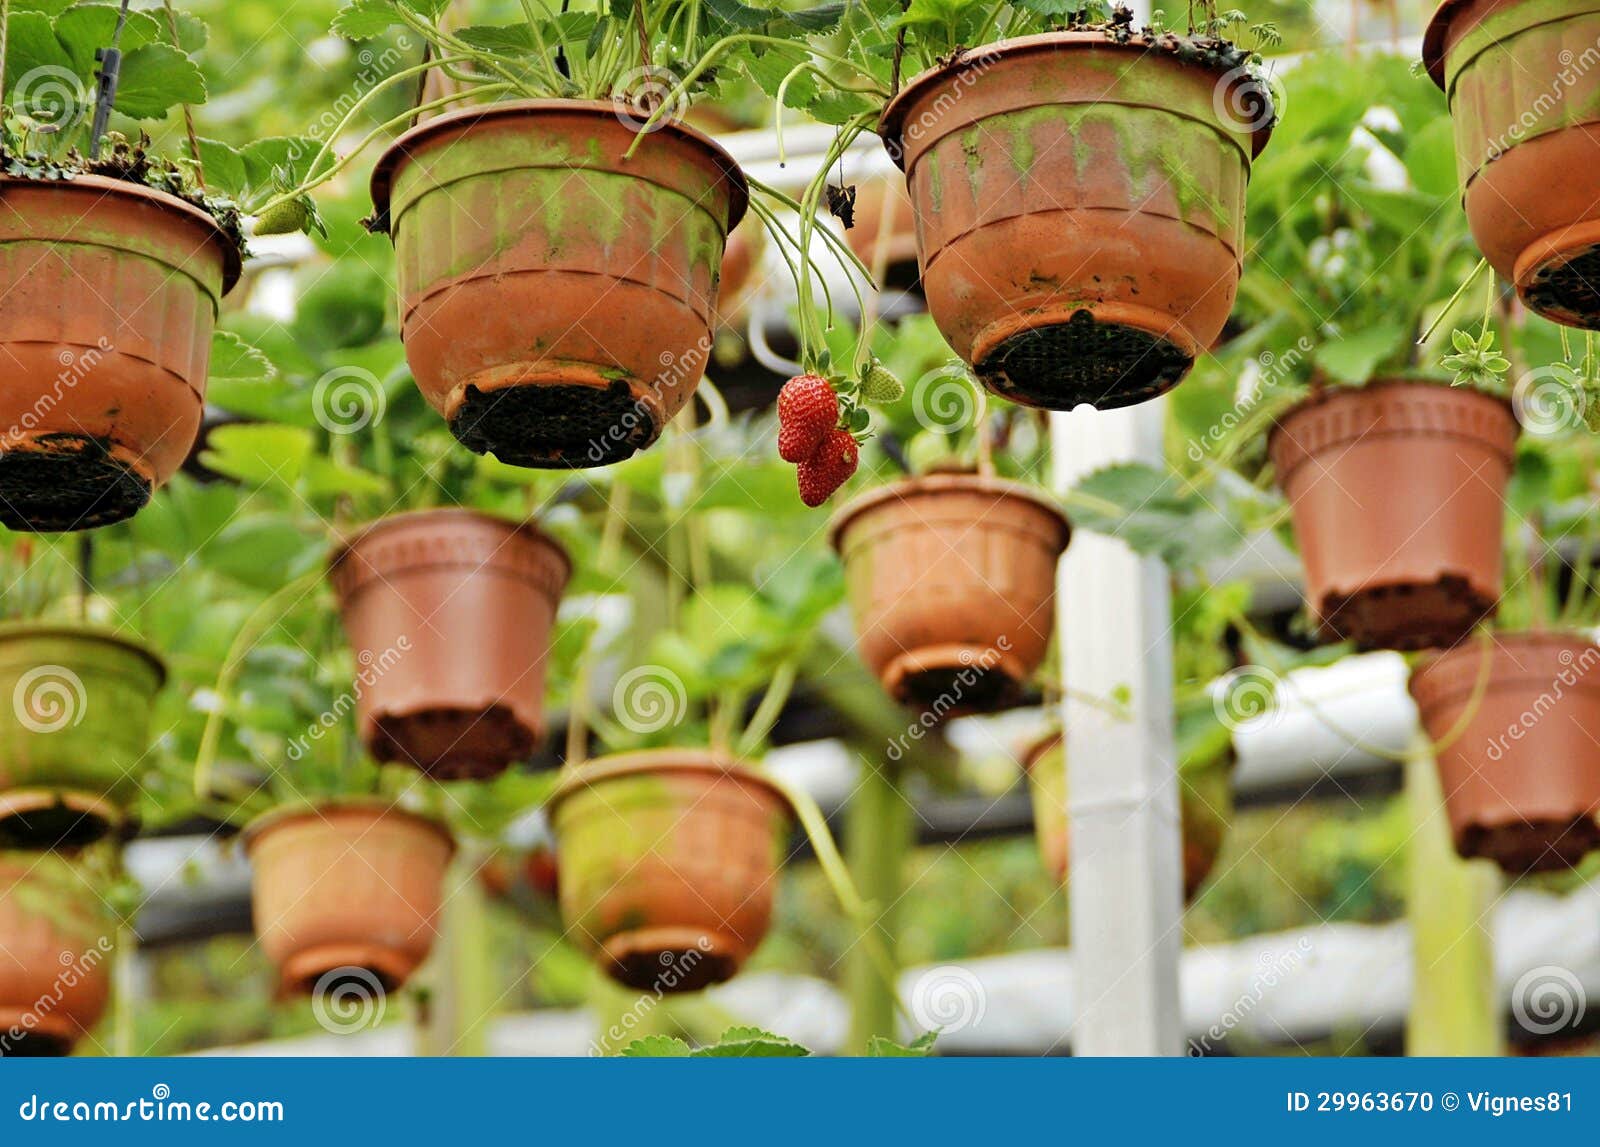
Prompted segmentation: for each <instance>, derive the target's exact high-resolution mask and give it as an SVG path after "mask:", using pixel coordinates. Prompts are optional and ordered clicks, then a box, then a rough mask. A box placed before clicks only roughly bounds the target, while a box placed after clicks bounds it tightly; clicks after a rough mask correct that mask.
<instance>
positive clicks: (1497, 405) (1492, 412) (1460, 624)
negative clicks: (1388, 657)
mask: <svg viewBox="0 0 1600 1147" xmlns="http://www.w3.org/2000/svg"><path fill="white" fill-rule="evenodd" d="M1516 439H1517V423H1516V418H1515V416H1514V415H1513V414H1512V412H1511V408H1510V406H1509V405H1507V404H1506V403H1505V402H1502V401H1501V400H1499V399H1496V398H1490V397H1487V396H1485V395H1483V394H1479V393H1477V392H1476V391H1471V390H1463V389H1460V388H1454V387H1449V386H1443V385H1437V386H1435V385H1428V384H1425V383H1386V384H1382V385H1374V386H1368V387H1366V388H1365V389H1363V390H1330V391H1325V392H1323V393H1322V394H1320V395H1318V396H1316V397H1314V398H1312V399H1311V400H1309V401H1308V402H1305V403H1302V404H1301V405H1300V406H1298V407H1296V408H1295V409H1294V410H1292V411H1291V412H1290V413H1289V414H1288V415H1286V416H1285V417H1284V418H1282V419H1280V420H1279V422H1278V424H1277V426H1276V427H1274V428H1273V431H1272V435H1271V438H1270V440H1269V443H1268V448H1269V452H1270V454H1271V457H1272V463H1273V465H1274V466H1275V467H1276V468H1277V472H1278V485H1279V486H1280V487H1281V488H1282V490H1283V492H1284V494H1285V496H1286V497H1287V498H1288V499H1289V501H1290V503H1291V505H1292V508H1293V513H1294V529H1295V538H1296V540H1297V541H1298V543H1299V547H1300V556H1301V559H1302V561H1303V562H1304V564H1305V574H1306V600H1307V601H1308V602H1309V603H1310V606H1311V610H1312V613H1313V614H1314V615H1315V617H1316V619H1317V621H1318V623H1319V624H1320V626H1321V627H1322V630H1323V632H1324V633H1325V634H1326V635H1327V636H1329V637H1332V638H1339V639H1348V640H1353V641H1354V642H1355V643H1356V644H1357V645H1359V646H1360V647H1362V648H1363V649H1427V648H1431V647H1435V646H1448V645H1453V644H1455V643H1456V642H1457V641H1459V640H1461V638H1463V637H1464V636H1466V635H1467V634H1468V633H1470V632H1471V631H1472V629H1473V627H1474V626H1475V625H1477V624H1478V622H1480V621H1482V620H1483V619H1484V618H1485V617H1488V616H1490V615H1491V614H1493V613H1494V611H1495V606H1496V604H1497V603H1498V602H1499V600H1500V591H1501V588H1502V583H1503V580H1504V573H1503V566H1502V556H1501V529H1502V522H1503V519H1504V517H1505V492H1506V483H1507V482H1508V481H1509V480H1510V477H1511V467H1512V463H1513V460H1514V454H1515V449H1516Z"/></svg>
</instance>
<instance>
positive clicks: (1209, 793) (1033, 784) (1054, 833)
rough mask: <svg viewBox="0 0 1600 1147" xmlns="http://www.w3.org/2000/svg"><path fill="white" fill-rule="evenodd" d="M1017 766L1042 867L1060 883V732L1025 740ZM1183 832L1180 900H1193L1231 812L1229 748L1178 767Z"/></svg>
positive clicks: (1064, 842)
mask: <svg viewBox="0 0 1600 1147" xmlns="http://www.w3.org/2000/svg"><path fill="white" fill-rule="evenodd" d="M1022 770H1023V773H1024V774H1025V775H1026V777H1027V781H1028V795H1029V797H1030V800H1031V803H1032V805H1033V832H1034V837H1035V839H1036V840H1037V841H1038V844H1039V857H1040V859H1041V860H1042V861H1043V862H1044V867H1045V871H1046V872H1048V873H1049V874H1050V875H1051V877H1053V878H1054V879H1055V881H1056V882H1057V883H1058V884H1059V883H1065V881H1066V879H1067V862H1068V859H1069V855H1068V854H1069V841H1070V834H1069V830H1068V822H1067V753H1066V747H1065V745H1064V743H1063V740H1062V736H1061V734H1060V733H1051V734H1049V735H1047V736H1045V737H1042V738H1040V739H1039V740H1038V741H1036V742H1034V743H1033V744H1032V745H1030V746H1029V747H1028V748H1027V750H1026V751H1025V752H1024V753H1023V755H1022ZM1178 784H1179V789H1178V802H1179V805H1178V807H1179V818H1180V821H1181V825H1182V832H1183V900H1184V903H1185V904H1188V903H1190V902H1192V901H1193V900H1194V898H1195V896H1196V895H1198V894H1199V892H1200V888H1201V886H1202V885H1204V884H1205V882H1206V878H1207V877H1208V876H1210V875H1211V870H1212V869H1213V868H1215V867H1216V863H1217V856H1218V855H1219V854H1220V853H1221V852H1222V842H1223V840H1224V838H1226V836H1227V835H1228V821H1229V819H1230V818H1231V817H1232V815H1233V754H1232V753H1231V752H1225V753H1222V754H1219V755H1207V756H1205V757H1195V758H1190V759H1185V760H1184V761H1183V762H1182V763H1181V764H1180V765H1179V768H1178Z"/></svg>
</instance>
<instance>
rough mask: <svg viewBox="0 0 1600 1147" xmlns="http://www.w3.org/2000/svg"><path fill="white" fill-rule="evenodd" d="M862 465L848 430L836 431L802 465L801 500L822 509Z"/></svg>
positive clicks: (858, 452)
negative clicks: (823, 504) (857, 467)
mask: <svg viewBox="0 0 1600 1147" xmlns="http://www.w3.org/2000/svg"><path fill="white" fill-rule="evenodd" d="M860 461H861V451H860V449H859V448H858V447H857V446H856V440H855V438H854V437H853V436H852V435H851V433H850V432H849V431H848V430H840V429H839V428H838V427H834V428H833V429H832V430H830V431H829V432H828V436H827V438H825V439H824V440H823V443H822V445H821V447H819V448H818V450H817V452H816V453H815V454H813V455H812V456H811V457H810V458H807V459H806V460H805V461H804V462H802V463H800V474H799V477H800V500H801V501H802V502H804V503H805V504H806V505H808V506H820V505H822V503H824V502H826V501H827V500H828V499H829V498H831V497H833V493H834V491H835V490H837V489H838V488H839V487H840V486H843V485H844V484H845V483H846V482H848V481H850V476H851V475H852V474H854V473H855V472H856V466H857V464H858V463H859V462H860Z"/></svg>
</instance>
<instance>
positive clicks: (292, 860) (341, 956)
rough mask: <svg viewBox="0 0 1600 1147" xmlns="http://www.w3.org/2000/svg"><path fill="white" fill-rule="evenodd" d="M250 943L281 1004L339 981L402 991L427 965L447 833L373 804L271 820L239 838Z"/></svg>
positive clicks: (280, 814) (302, 811)
mask: <svg viewBox="0 0 1600 1147" xmlns="http://www.w3.org/2000/svg"><path fill="white" fill-rule="evenodd" d="M244 845H245V852H246V855H248V856H249V858H250V864H251V868H252V870H253V877H252V881H251V889H252V897H253V901H254V904H253V912H254V916H255V926H256V935H257V936H258V937H259V938H260V941H261V947H262V949H263V950H264V951H265V952H266V954H267V957H268V958H269V959H270V960H271V961H272V962H273V964H274V965H276V966H277V969H278V973H279V977H280V983H281V987H282V992H283V994H284V995H286V996H289V995H309V994H311V993H312V992H314V991H316V990H317V988H318V985H319V984H321V985H322V986H323V990H328V988H330V987H331V986H332V984H331V983H330V980H329V979H325V977H337V976H339V975H340V973H345V974H346V975H347V976H349V977H354V978H357V979H360V980H365V981H366V982H367V986H368V987H369V988H372V989H373V990H376V988H380V987H381V989H382V990H383V991H385V992H392V991H394V990H395V989H397V988H399V987H401V986H402V985H403V984H404V983H405V982H406V981H407V980H408V979H410V978H411V973H412V972H414V971H416V969H417V966H418V965H420V964H421V963H422V961H423V960H425V959H426V958H427V956H428V952H429V951H430V950H431V949H432V947H433V938H434V935H435V934H436V932H437V927H436V921H437V918H438V914H439V903H440V898H441V895H442V889H443V883H444V875H445V869H446V867H447V866H448V865H449V863H450V857H451V856H452V855H453V854H454V852H455V844H454V842H453V841H452V840H451V839H450V833H449V831H448V830H447V829H445V828H444V826H443V825H440V824H438V823H437V822H435V821H432V820H427V819H425V818H423V817H420V816H416V815H413V814H412V813H409V812H405V811H403V810H401V809H398V808H392V807H390V806H388V805H386V804H383V803H381V802H378V801H336V802H328V803H325V804H319V805H314V806H302V807H297V808H289V809H282V810H279V811H277V812H273V813H268V814H267V815H266V816H264V817H261V818H259V819H258V820H256V821H253V822H252V823H251V824H250V825H248V826H247V827H246V828H245V832H244Z"/></svg>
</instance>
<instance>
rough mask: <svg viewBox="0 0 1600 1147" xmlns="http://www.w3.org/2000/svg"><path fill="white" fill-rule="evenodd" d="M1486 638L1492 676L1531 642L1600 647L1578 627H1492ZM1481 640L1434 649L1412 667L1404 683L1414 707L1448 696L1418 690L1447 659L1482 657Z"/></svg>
mask: <svg viewBox="0 0 1600 1147" xmlns="http://www.w3.org/2000/svg"><path fill="white" fill-rule="evenodd" d="M1491 634H1492V636H1491V638H1490V640H1489V641H1488V643H1487V645H1488V651H1489V675H1490V678H1491V680H1492V679H1493V676H1494V672H1495V669H1496V668H1497V666H1498V665H1499V663H1500V662H1501V661H1502V660H1503V659H1504V658H1505V657H1508V656H1510V655H1511V654H1512V652H1513V651H1514V650H1516V649H1525V648H1528V647H1530V646H1549V647H1564V648H1568V649H1585V650H1587V649H1591V648H1593V649H1600V642H1596V641H1595V640H1594V639H1593V638H1591V637H1589V636H1588V635H1586V634H1584V633H1582V632H1579V631H1577V630H1567V629H1525V630H1518V631H1517V632H1515V633H1494V632H1492V631H1491ZM1484 644H1485V643H1484V641H1483V639H1481V638H1478V639H1473V638H1468V639H1467V640H1465V641H1462V642H1460V643H1459V644H1457V645H1454V646H1452V647H1451V648H1449V649H1446V650H1443V651H1442V652H1440V653H1435V654H1434V655H1432V656H1431V657H1429V658H1428V659H1427V660H1425V661H1423V662H1422V664H1420V665H1418V666H1417V667H1416V668H1415V669H1413V670H1412V671H1411V676H1410V678H1409V680H1408V681H1407V683H1406V691H1407V692H1409V693H1410V694H1411V697H1412V700H1414V701H1415V702H1416V703H1417V708H1418V709H1419V710H1420V709H1423V708H1424V707H1427V706H1432V705H1436V704H1440V703H1442V702H1443V701H1445V700H1447V698H1446V697H1444V696H1439V697H1427V698H1424V697H1423V696H1421V695H1419V694H1426V693H1430V692H1431V691H1432V690H1433V689H1434V685H1433V683H1432V682H1433V679H1434V678H1436V677H1437V676H1438V674H1439V673H1440V672H1441V671H1442V670H1443V669H1444V668H1445V667H1446V666H1447V665H1449V664H1450V663H1453V662H1455V661H1458V660H1460V659H1462V658H1467V657H1482V656H1483V650H1484Z"/></svg>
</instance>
